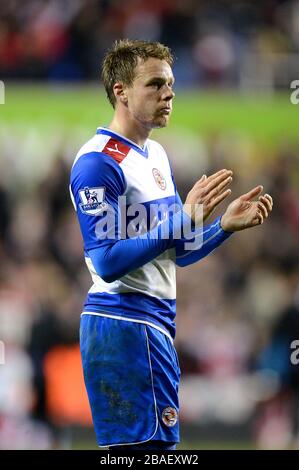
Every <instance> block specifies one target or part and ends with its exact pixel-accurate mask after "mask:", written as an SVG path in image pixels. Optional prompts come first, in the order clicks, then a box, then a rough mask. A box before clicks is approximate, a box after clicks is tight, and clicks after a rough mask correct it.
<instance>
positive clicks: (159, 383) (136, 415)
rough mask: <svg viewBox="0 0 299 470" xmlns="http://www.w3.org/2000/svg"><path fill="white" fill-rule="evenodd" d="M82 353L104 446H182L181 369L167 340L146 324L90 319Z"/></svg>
mask: <svg viewBox="0 0 299 470" xmlns="http://www.w3.org/2000/svg"><path fill="white" fill-rule="evenodd" d="M80 348H81V356H82V364H83V372H84V380H85V385H86V389H87V394H88V398H89V403H90V407H91V412H92V417H93V423H94V428H95V433H96V437H97V442H98V444H99V445H100V446H111V445H117V444H135V443H136V444H137V443H142V442H146V441H150V440H158V441H165V442H171V443H175V442H179V422H178V411H179V402H178V385H179V379H180V368H179V364H178V358H177V354H176V351H175V348H174V346H173V344H172V341H171V340H170V338H168V336H167V335H166V334H164V333H163V332H161V331H159V330H157V329H156V328H154V327H151V326H148V325H145V324H143V323H137V322H132V321H127V320H122V319H121V320H119V319H114V318H108V317H102V316H97V315H90V314H84V315H82V316H81V325H80Z"/></svg>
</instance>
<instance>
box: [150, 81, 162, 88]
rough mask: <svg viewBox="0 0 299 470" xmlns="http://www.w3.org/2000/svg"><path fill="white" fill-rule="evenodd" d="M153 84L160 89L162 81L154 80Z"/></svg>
mask: <svg viewBox="0 0 299 470" xmlns="http://www.w3.org/2000/svg"><path fill="white" fill-rule="evenodd" d="M152 86H154V87H155V88H157V89H158V90H159V88H161V86H162V84H161V82H153V83H152Z"/></svg>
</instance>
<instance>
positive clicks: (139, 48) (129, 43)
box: [102, 39, 174, 108]
mask: <svg viewBox="0 0 299 470" xmlns="http://www.w3.org/2000/svg"><path fill="white" fill-rule="evenodd" d="M150 57H153V58H155V59H160V60H165V61H166V62H167V63H168V64H169V65H170V66H171V65H172V64H173V60H174V58H173V55H172V53H171V51H170V49H169V48H168V47H167V46H164V45H163V44H161V43H159V42H149V41H142V40H130V39H121V40H118V41H115V42H114V44H113V46H112V48H111V49H110V50H109V51H108V52H107V53H106V55H105V57H104V60H103V64H102V80H103V83H104V87H105V90H106V94H107V98H108V100H109V101H110V103H111V105H112V106H113V108H114V107H115V103H116V99H115V95H114V92H113V86H114V84H115V83H116V82H121V83H123V84H124V85H127V86H130V85H132V83H133V80H134V78H135V68H136V66H137V64H138V58H140V59H142V60H143V61H146V60H147V59H149V58H150Z"/></svg>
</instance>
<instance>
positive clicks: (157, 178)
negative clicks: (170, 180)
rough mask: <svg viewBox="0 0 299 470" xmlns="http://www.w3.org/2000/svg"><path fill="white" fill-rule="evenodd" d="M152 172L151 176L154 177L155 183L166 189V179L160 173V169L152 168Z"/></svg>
mask: <svg viewBox="0 0 299 470" xmlns="http://www.w3.org/2000/svg"><path fill="white" fill-rule="evenodd" d="M152 172H153V177H154V178H155V181H156V183H157V185H158V186H159V188H160V189H163V191H164V190H165V189H166V180H165V178H164V176H163V175H162V173H161V171H159V170H158V169H157V168H153V169H152Z"/></svg>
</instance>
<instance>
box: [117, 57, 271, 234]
mask: <svg viewBox="0 0 299 470" xmlns="http://www.w3.org/2000/svg"><path fill="white" fill-rule="evenodd" d="M173 84H174V77H173V73H172V69H171V67H170V65H169V64H168V63H167V62H166V61H164V60H160V59H155V58H149V59H147V60H146V61H145V62H144V61H142V60H141V59H139V61H138V64H137V66H136V68H135V77H134V80H133V83H132V85H131V86H126V85H124V84H123V83H120V82H118V83H115V84H114V87H113V91H114V95H115V99H116V105H115V113H114V116H113V119H112V122H111V124H110V126H109V127H110V129H111V130H112V131H115V132H117V133H119V134H122V135H123V136H125V137H127V138H128V139H130V140H132V141H133V142H135V143H136V144H137V145H139V146H140V147H142V146H143V145H144V143H145V141H146V140H147V138H148V137H149V136H150V134H151V132H152V130H153V129H157V128H162V127H166V126H167V125H168V122H169V118H170V116H171V112H172V101H173V98H174V96H175V93H174V91H173ZM232 177H233V172H232V171H231V170H227V169H223V170H220V171H218V172H217V173H214V174H213V175H211V176H208V177H207V176H206V175H203V176H202V177H201V178H200V179H199V180H198V181H197V182H196V183H195V185H194V186H193V187H192V188H191V190H190V192H189V193H188V195H187V198H186V201H185V204H184V207H183V209H184V211H185V212H187V213H188V214H189V215H190V216H191V217H192V219H193V221H194V222H195V223H196V224H198V225H200V224H202V217H203V220H204V221H205V220H206V219H207V218H208V217H209V216H210V215H211V214H212V212H213V211H214V209H215V207H216V206H217V205H218V204H220V203H221V202H222V201H223V200H224V199H225V198H227V197H228V196H229V195H230V194H231V190H230V189H227V186H228V185H229V184H230V183H231V181H232ZM262 191H263V187H262V186H256V187H255V188H253V189H251V190H250V191H249V192H248V193H246V194H242V195H241V196H240V197H238V198H237V199H235V200H234V201H232V202H231V203H230V204H229V206H228V207H227V209H226V211H225V213H224V214H223V216H222V218H221V226H222V228H223V230H225V231H228V232H234V231H239V230H244V229H246V228H250V227H255V226H257V225H261V224H262V223H263V221H264V220H265V219H267V217H268V216H269V214H270V212H271V211H272V207H273V200H272V197H271V196H270V195H269V194H265V195H262ZM256 198H257V199H256ZM199 205H201V206H202V208H203V215H202V212H201V210H200V209H199Z"/></svg>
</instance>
